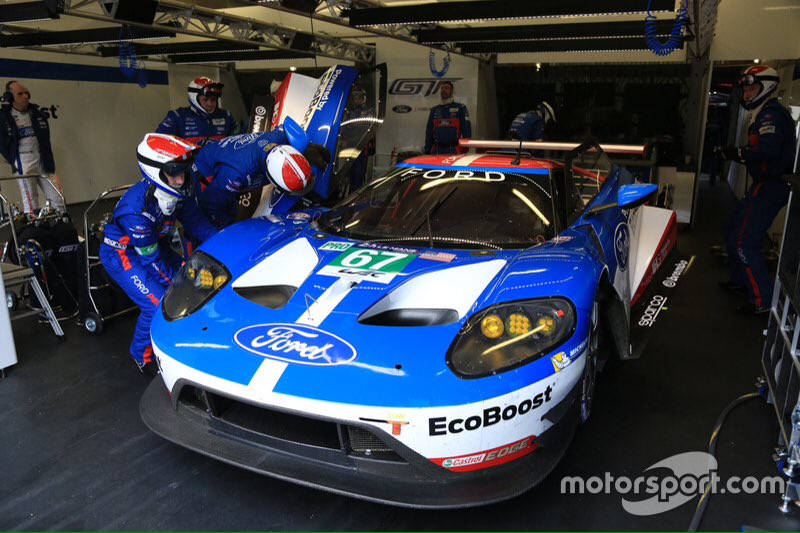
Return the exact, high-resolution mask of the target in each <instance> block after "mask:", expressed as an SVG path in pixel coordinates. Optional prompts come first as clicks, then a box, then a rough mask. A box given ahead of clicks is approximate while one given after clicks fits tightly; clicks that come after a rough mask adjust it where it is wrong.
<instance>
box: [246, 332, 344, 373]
mask: <svg viewBox="0 0 800 533" xmlns="http://www.w3.org/2000/svg"><path fill="white" fill-rule="evenodd" d="M233 340H234V341H235V342H236V344H238V345H239V346H241V347H242V348H244V349H245V350H247V351H249V352H253V353H254V354H258V355H260V356H262V357H266V358H268V359H276V360H278V361H285V362H287V363H299V364H301V365H314V366H335V365H344V364H347V363H350V362H351V361H354V360H355V358H356V355H357V353H356V349H355V348H353V346H352V345H351V344H350V343H349V342H347V341H345V340H344V339H340V338H339V337H337V336H336V335H333V334H331V333H328V332H327V331H322V330H321V329H317V328H314V327H311V326H303V325H301V324H258V325H255V326H248V327H246V328H242V329H240V330H239V331H237V332H236V333H235V334H234V336H233Z"/></svg>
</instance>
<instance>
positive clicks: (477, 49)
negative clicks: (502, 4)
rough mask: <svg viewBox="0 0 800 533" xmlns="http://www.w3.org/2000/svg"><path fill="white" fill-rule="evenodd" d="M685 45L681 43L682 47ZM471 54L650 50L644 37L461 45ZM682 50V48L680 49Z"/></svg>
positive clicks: (464, 50)
mask: <svg viewBox="0 0 800 533" xmlns="http://www.w3.org/2000/svg"><path fill="white" fill-rule="evenodd" d="M682 45H683V44H682V43H681V46H682ZM460 46H461V51H462V52H464V53H469V54H519V53H527V52H606V51H627V50H649V47H648V46H647V42H646V41H645V38H644V36H643V35H642V36H639V37H620V38H595V39H574V40H563V41H549V40H548V41H524V42H479V43H460ZM679 48H680V47H679Z"/></svg>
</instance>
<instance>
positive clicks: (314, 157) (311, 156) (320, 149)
mask: <svg viewBox="0 0 800 533" xmlns="http://www.w3.org/2000/svg"><path fill="white" fill-rule="evenodd" d="M303 155H304V156H305V158H306V159H308V162H309V163H311V166H314V167H317V168H319V169H320V170H325V168H326V167H327V166H328V165H329V164H330V162H331V152H330V151H329V150H328V149H327V148H325V147H324V146H323V145H321V144H314V143H311V144H309V145H308V148H306V151H305V152H303Z"/></svg>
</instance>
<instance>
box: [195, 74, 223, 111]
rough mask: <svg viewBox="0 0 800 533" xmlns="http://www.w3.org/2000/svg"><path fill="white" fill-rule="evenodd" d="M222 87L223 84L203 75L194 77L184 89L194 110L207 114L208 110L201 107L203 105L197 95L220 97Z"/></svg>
mask: <svg viewBox="0 0 800 533" xmlns="http://www.w3.org/2000/svg"><path fill="white" fill-rule="evenodd" d="M223 87H224V85H223V84H221V83H219V82H218V81H214V80H212V79H211V78H207V77H205V76H203V77H201V78H195V79H193V80H192V81H191V83H189V87H188V88H187V89H186V91H187V93H188V95H189V103H190V104H192V107H193V108H195V110H196V111H198V112H199V113H202V114H204V115H208V112H207V111H206V110H205V109H203V106H201V105H200V102H199V100H198V99H197V97H198V96H206V97H217V98H221V97H222V88H223Z"/></svg>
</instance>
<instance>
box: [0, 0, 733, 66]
mask: <svg viewBox="0 0 800 533" xmlns="http://www.w3.org/2000/svg"><path fill="white" fill-rule="evenodd" d="M676 3H677V7H680V5H681V2H680V0H677V2H676V0H591V1H587V0H536V1H535V2H534V1H521V0H471V1H460V0H456V1H445V0H439V1H427V2H423V1H417V0H383V1H376V0H326V1H321V2H320V1H316V0H261V1H247V0H201V1H197V2H192V3H185V2H179V1H177V0H110V1H102V0H12V1H10V2H5V3H4V4H3V5H0V47H6V48H8V47H22V48H29V49H36V50H50V51H59V52H68V53H80V54H90V55H99V56H104V57H108V56H114V55H119V53H120V50H121V49H122V50H123V51H125V50H128V46H127V44H125V43H127V42H132V43H133V46H134V47H135V51H136V54H137V55H138V56H140V57H149V58H151V59H156V60H164V61H170V62H219V63H228V62H232V61H247V60H251V59H252V60H255V59H258V60H265V59H267V60H269V59H276V60H277V59H291V58H309V57H315V56H323V57H330V58H335V59H337V60H344V61H349V62H354V63H370V62H371V61H372V60H373V59H374V54H375V51H374V47H373V46H370V45H369V43H371V42H372V43H374V42H375V39H380V38H395V39H402V40H406V41H410V42H415V43H419V44H422V45H424V46H429V47H432V48H439V49H443V50H448V51H449V52H450V53H456V54H465V55H470V56H473V57H477V58H480V59H488V58H489V57H491V56H493V55H506V54H522V53H536V52H556V53H571V52H575V51H610V50H613V51H628V50H647V43H646V41H645V37H644V33H645V29H644V18H645V16H646V15H647V11H648V6H649V7H650V9H651V13H652V15H653V16H654V17H657V20H655V18H654V20H653V26H652V32H653V34H654V35H655V36H656V37H657V38H658V39H659V40H660V41H661V42H664V41H666V39H667V38H668V37H669V35H670V32H672V31H673V27H674V25H675V17H676ZM718 4H719V0H690V1H689V5H688V9H689V18H690V19H691V21H692V22H691V23H690V24H689V25H688V29H687V32H686V36H688V38H687V40H688V41H690V42H693V43H694V45H693V46H694V47H695V48H696V49H700V48H701V47H702V48H707V46H708V43H710V36H711V35H712V34H713V25H714V23H715V21H716V11H717V6H718ZM694 21H699V22H700V23H699V24H698V23H696V22H694ZM683 39H684V36H683V35H680V36H677V40H678V43H679V44H678V47H679V48H681V47H683V45H684V42H683ZM706 39H707V40H708V42H705V40H706ZM120 44H125V46H122V47H120Z"/></svg>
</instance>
